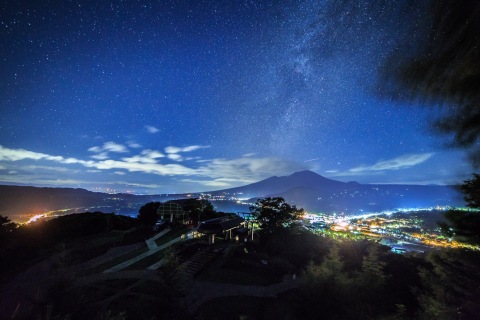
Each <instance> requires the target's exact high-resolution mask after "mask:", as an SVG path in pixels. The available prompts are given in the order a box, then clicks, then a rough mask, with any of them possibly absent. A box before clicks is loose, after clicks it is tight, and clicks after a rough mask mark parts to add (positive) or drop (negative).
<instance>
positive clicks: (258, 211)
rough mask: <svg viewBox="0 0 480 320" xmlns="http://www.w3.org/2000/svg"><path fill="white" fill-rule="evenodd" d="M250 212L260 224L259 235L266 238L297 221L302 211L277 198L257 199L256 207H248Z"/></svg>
mask: <svg viewBox="0 0 480 320" xmlns="http://www.w3.org/2000/svg"><path fill="white" fill-rule="evenodd" d="M250 211H251V212H252V215H253V216H254V217H255V219H256V220H257V222H258V223H259V224H260V227H261V228H262V230H261V233H262V234H264V235H265V236H267V237H268V236H269V235H271V234H273V233H274V232H281V230H282V229H285V228H287V227H288V226H290V225H291V224H292V223H293V222H295V221H296V220H298V219H299V215H300V214H301V213H302V212H303V209H297V208H296V207H295V206H291V205H290V204H288V203H286V202H285V200H284V199H283V198H281V197H278V198H265V199H259V200H257V202H256V206H253V207H250Z"/></svg>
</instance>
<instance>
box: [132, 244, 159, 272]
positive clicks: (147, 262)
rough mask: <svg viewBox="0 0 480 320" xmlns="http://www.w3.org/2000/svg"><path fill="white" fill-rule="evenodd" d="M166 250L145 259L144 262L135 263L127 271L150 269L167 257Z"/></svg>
mask: <svg viewBox="0 0 480 320" xmlns="http://www.w3.org/2000/svg"><path fill="white" fill-rule="evenodd" d="M165 250H166V249H164V250H160V251H158V252H155V253H154V254H152V255H150V256H148V257H145V258H143V259H142V260H139V261H137V262H135V263H134V264H131V265H129V266H128V267H127V268H125V270H142V269H146V268H148V267H150V266H151V265H152V264H154V263H157V262H158V261H160V260H162V259H163V257H164V256H165Z"/></svg>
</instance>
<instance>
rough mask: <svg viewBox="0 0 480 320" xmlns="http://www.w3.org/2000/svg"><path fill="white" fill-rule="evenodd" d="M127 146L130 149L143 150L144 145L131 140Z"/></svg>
mask: <svg viewBox="0 0 480 320" xmlns="http://www.w3.org/2000/svg"><path fill="white" fill-rule="evenodd" d="M127 145H128V146H129V147H130V148H134V149H138V148H141V147H142V145H141V144H139V143H137V142H135V141H133V140H130V141H127Z"/></svg>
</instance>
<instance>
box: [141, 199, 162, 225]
mask: <svg viewBox="0 0 480 320" xmlns="http://www.w3.org/2000/svg"><path fill="white" fill-rule="evenodd" d="M159 206H160V202H149V203H147V204H144V205H143V206H142V207H141V208H140V209H139V210H138V216H137V218H138V222H139V223H140V224H143V225H147V226H153V225H154V224H155V222H156V221H157V219H158V214H157V210H158V207H159Z"/></svg>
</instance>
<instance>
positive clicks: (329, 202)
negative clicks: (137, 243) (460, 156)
mask: <svg viewBox="0 0 480 320" xmlns="http://www.w3.org/2000/svg"><path fill="white" fill-rule="evenodd" d="M212 194H213V195H221V194H225V195H227V194H228V195H237V196H238V197H244V198H245V197H246V198H253V199H255V198H261V197H267V196H274V197H276V196H280V197H283V198H285V200H286V201H287V202H289V203H291V204H295V205H297V206H298V207H303V208H304V209H306V210H314V211H327V212H330V211H354V210H365V211H381V210H386V209H395V208H405V207H408V208H411V207H432V206H452V207H454V206H463V205H464V202H463V198H462V195H461V194H460V193H459V192H458V191H457V190H456V188H455V187H454V186H432V185H428V186H424V185H388V184H360V183H358V182H356V181H352V182H341V181H337V180H332V179H328V178H325V177H323V176H321V175H319V174H317V173H315V172H312V171H300V172H295V173H293V174H291V175H289V176H283V177H276V176H275V177H270V178H267V179H265V180H262V181H259V182H255V183H252V184H249V185H246V186H243V187H237V188H231V189H225V190H220V191H214V192H212Z"/></svg>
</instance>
